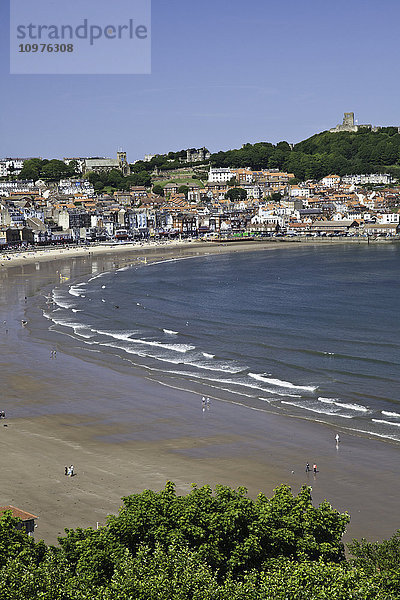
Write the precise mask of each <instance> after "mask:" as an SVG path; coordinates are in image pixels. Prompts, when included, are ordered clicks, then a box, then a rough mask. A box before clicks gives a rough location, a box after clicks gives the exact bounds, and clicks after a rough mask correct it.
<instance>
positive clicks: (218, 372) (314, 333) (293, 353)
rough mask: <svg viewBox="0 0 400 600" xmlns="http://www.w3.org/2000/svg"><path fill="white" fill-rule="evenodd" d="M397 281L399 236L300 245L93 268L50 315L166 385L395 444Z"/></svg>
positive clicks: (399, 402)
mask: <svg viewBox="0 0 400 600" xmlns="http://www.w3.org/2000/svg"><path fill="white" fill-rule="evenodd" d="M399 284H400V247H399V245H396V244H379V245H372V244H371V245H369V246H367V245H362V246H361V245H360V246H355V245H353V244H352V245H346V244H343V245H334V246H333V245H332V246H320V245H316V246H305V247H299V246H297V245H296V246H295V247H293V248H279V247H277V248H274V249H268V250H265V251H255V252H231V253H228V254H225V255H224V254H223V255H209V256H194V257H184V258H177V259H168V260H157V261H155V262H152V263H151V262H146V263H145V262H144V261H143V263H141V264H135V265H134V266H132V267H130V268H126V267H125V268H123V269H118V270H114V271H110V272H106V273H97V274H94V275H93V274H92V275H91V276H88V277H87V278H85V279H82V280H80V281H78V282H74V283H73V284H72V285H71V284H70V283H62V284H60V285H58V286H57V287H55V288H54V289H53V291H52V299H53V301H54V302H53V305H48V304H47V305H46V306H45V307H44V308H43V312H44V315H45V316H46V317H47V318H48V319H49V320H50V324H49V325H50V326H51V328H52V329H55V330H56V331H57V332H59V333H66V334H68V335H73V336H74V337H75V338H76V340H77V342H78V343H80V344H82V345H83V346H90V347H91V348H93V347H95V348H96V349H97V350H98V351H100V352H98V354H97V357H98V356H101V353H103V355H104V360H105V361H106V360H107V357H108V356H109V353H110V352H111V353H113V354H114V355H115V357H116V360H119V359H120V360H124V361H126V360H127V359H128V360H129V361H130V363H131V364H132V367H134V368H136V369H137V368H139V369H140V370H142V371H143V373H144V374H146V376H147V377H151V378H152V379H155V380H158V381H160V382H162V383H164V384H165V383H166V384H168V385H170V386H172V387H174V386H175V387H176V388H181V389H189V390H193V391H195V392H197V393H198V394H199V395H201V394H203V395H206V396H209V397H211V398H215V399H218V398H221V399H223V400H225V401H228V402H229V401H231V402H240V403H242V404H244V405H248V406H249V407H252V408H254V407H256V408H258V409H262V410H267V411H273V412H278V413H282V414H290V415H292V416H293V415H294V416H298V417H302V418H306V419H310V420H318V421H323V422H327V423H331V424H332V425H334V426H335V427H340V428H342V429H350V430H353V431H356V432H365V433H366V434H370V435H371V434H372V435H374V436H377V437H381V438H383V439H387V440H394V441H400V370H399V366H400V341H399V333H400V326H399V315H400V299H399Z"/></svg>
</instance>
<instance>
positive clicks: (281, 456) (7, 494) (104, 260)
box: [0, 244, 400, 543]
mask: <svg viewBox="0 0 400 600" xmlns="http://www.w3.org/2000/svg"><path fill="white" fill-rule="evenodd" d="M248 247H249V248H251V249H252V250H253V249H255V246H254V244H248V245H247V244H244V245H242V244H235V245H234V246H230V247H229V248H227V247H226V246H216V245H213V246H210V245H209V244H207V245H205V246H204V245H195V244H193V245H190V244H188V245H186V246H180V247H179V248H176V247H172V246H171V247H169V248H166V247H161V248H155V249H152V250H150V251H146V250H145V249H144V248H143V247H141V248H140V249H139V253H138V256H139V257H140V258H139V259H140V260H142V259H143V256H144V253H145V254H146V256H147V258H148V260H152V259H156V258H159V257H160V256H164V257H165V256H167V255H169V254H171V255H174V254H176V253H179V254H182V253H185V254H186V253H192V254H193V253H204V252H205V253H210V252H226V251H244V250H245V249H246V248H248ZM273 248H274V251H284V250H283V248H282V249H281V248H277V247H276V245H274V246H273ZM135 259H136V258H135V255H132V254H131V255H128V254H125V253H122V254H119V253H118V255H117V254H116V253H115V252H111V251H108V252H104V253H101V254H96V255H92V254H91V255H90V256H84V257H69V258H68V259H64V258H58V259H57V260H54V258H53V257H52V259H51V260H50V261H48V260H47V261H46V260H42V261H35V262H30V261H28V259H23V260H24V264H23V265H22V266H20V265H15V266H12V267H7V268H5V267H4V268H2V269H0V349H1V358H0V362H1V369H0V384H1V392H2V393H1V401H0V404H1V405H0V410H5V411H6V414H7V419H6V420H5V421H0V447H1V449H2V454H1V455H2V459H3V464H2V469H1V487H0V504H1V505H5V504H13V505H15V506H18V507H19V508H22V509H24V510H27V511H28V512H32V513H34V514H36V515H38V516H39V519H38V521H37V524H38V527H37V530H36V534H35V537H36V539H40V538H42V539H44V540H45V541H46V542H47V543H56V539H57V536H58V535H62V534H63V530H64V528H65V527H68V528H75V527H89V526H90V527H94V528H95V527H96V525H97V523H100V524H103V523H104V522H105V519H106V516H107V514H110V513H115V512H117V510H118V507H119V506H120V504H121V500H120V499H121V497H122V496H124V495H129V494H131V493H136V492H140V491H141V490H143V489H145V488H151V489H160V488H162V487H163V486H164V485H165V482H166V481H167V480H172V481H174V482H175V483H176V486H177V490H178V492H180V493H186V492H187V491H188V490H190V486H191V483H192V482H195V483H197V484H199V485H201V484H204V483H208V484H210V485H212V486H214V485H215V484H217V483H222V484H226V485H230V486H233V487H237V486H239V485H244V486H246V487H247V488H248V490H249V493H250V495H251V496H253V497H255V496H256V495H257V494H258V493H260V492H263V493H265V494H266V495H267V496H270V495H271V494H272V490H273V489H274V488H275V487H276V486H277V485H279V484H281V483H287V484H289V485H291V487H292V489H293V491H294V492H297V491H298V490H299V488H300V486H301V485H302V484H309V485H311V486H312V488H313V498H314V502H315V503H319V502H320V501H322V500H323V499H324V498H327V499H328V500H329V501H330V502H331V504H332V505H333V506H334V507H335V508H337V509H338V510H340V511H345V510H348V512H349V513H350V514H351V517H352V519H351V523H350V526H349V528H348V533H347V534H346V539H350V538H352V537H361V536H365V537H367V538H369V539H372V540H376V539H382V538H385V537H388V536H390V535H391V534H392V533H393V532H394V530H395V529H397V528H399V527H400V519H399V509H398V505H399V502H398V497H399V494H400V478H399V471H400V468H399V455H400V447H399V446H398V445H395V444H390V443H387V442H383V441H379V440H376V439H368V438H363V437H359V436H356V435H354V436H352V435H349V434H344V433H341V442H340V444H339V447H338V448H337V447H336V444H335V439H334V436H335V433H336V431H335V430H333V429H331V428H330V427H328V426H326V425H323V424H320V423H313V422H310V421H304V420H301V419H296V418H290V417H283V416H277V415H274V414H270V413H267V412H263V411H256V410H253V409H251V408H247V407H244V406H241V405H240V404H236V405H235V404H231V403H227V402H222V401H217V400H212V402H211V406H210V410H208V411H207V410H206V411H205V412H203V410H202V404H201V397H200V396H199V395H198V394H195V393H192V392H189V391H185V390H175V389H173V388H171V387H169V386H168V385H162V384H158V383H156V382H154V381H150V380H148V379H146V378H145V377H143V376H141V375H140V374H139V373H138V372H137V371H136V370H135V371H133V370H132V369H131V368H130V366H129V364H126V366H125V367H124V368H121V366H120V365H119V364H117V362H116V361H113V360H111V359H110V361H109V362H108V363H105V361H104V356H103V355H101V354H98V353H96V352H91V351H90V348H88V349H87V350H82V349H81V348H78V347H77V346H75V345H74V340H73V338H68V337H66V336H61V335H56V334H51V333H50V334H49V333H48V332H47V330H45V329H44V321H43V319H42V317H41V306H42V305H43V302H44V299H43V294H45V293H46V291H47V289H48V287H49V286H51V285H52V284H53V283H54V282H55V281H58V280H59V277H60V274H62V275H63V276H69V277H70V281H73V280H74V278H76V277H78V276H80V275H83V274H85V273H92V272H99V271H101V270H108V269H110V268H113V267H114V268H118V267H121V266H123V265H124V264H128V263H130V262H132V260H135ZM25 297H27V300H25ZM22 319H26V320H27V321H28V325H27V326H26V327H23V326H22V325H21V320H22ZM3 321H6V323H4V322H3ZM47 325H48V323H47V324H46V327H47ZM53 349H57V356H56V358H52V353H51V351H52V350H53ZM3 425H7V427H4V426H3ZM306 462H309V463H310V464H312V463H314V462H316V463H317V465H318V469H319V472H318V473H317V475H316V476H314V475H313V474H312V473H310V474H306V473H305V469H304V467H305V464H306ZM71 464H73V465H74V467H75V472H76V476H74V477H72V478H71V477H65V475H64V466H65V465H71Z"/></svg>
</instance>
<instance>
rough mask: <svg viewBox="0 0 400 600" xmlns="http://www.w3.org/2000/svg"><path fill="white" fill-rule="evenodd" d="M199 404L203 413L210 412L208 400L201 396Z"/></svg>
mask: <svg viewBox="0 0 400 600" xmlns="http://www.w3.org/2000/svg"><path fill="white" fill-rule="evenodd" d="M201 404H202V407H203V412H205V411H206V410H210V406H211V402H210V398H205V397H204V396H203V397H202V399H201Z"/></svg>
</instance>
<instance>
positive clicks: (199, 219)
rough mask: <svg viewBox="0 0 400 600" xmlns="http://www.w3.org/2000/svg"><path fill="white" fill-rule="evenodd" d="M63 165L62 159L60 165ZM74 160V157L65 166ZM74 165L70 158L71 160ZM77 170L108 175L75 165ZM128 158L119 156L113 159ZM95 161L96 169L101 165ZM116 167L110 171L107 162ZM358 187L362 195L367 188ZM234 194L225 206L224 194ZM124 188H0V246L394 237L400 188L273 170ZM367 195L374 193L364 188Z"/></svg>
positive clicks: (73, 182)
mask: <svg viewBox="0 0 400 600" xmlns="http://www.w3.org/2000/svg"><path fill="white" fill-rule="evenodd" d="M66 160H69V159H66ZM71 160H72V159H71ZM74 160H76V159H74ZM79 160H84V161H86V162H85V163H82V168H83V169H85V168H88V165H89V166H90V167H91V168H92V167H93V163H92V162H90V161H97V163H96V164H97V165H98V168H99V169H101V168H103V167H104V168H110V167H111V166H112V165H111V164H109V165H105V164H103V163H102V162H101V161H103V160H104V161H108V160H114V159H79ZM125 160H126V155H124V153H122V155H121V153H119V156H118V158H117V161H119V162H120V163H121V164H123V163H124V161H125ZM99 161H100V162H99ZM113 164H114V163H113ZM365 186H366V187H365ZM232 187H234V188H240V189H241V190H243V192H245V193H243V194H242V195H241V197H240V198H239V199H237V200H231V199H230V197H229V190H231V189H232ZM179 188H180V186H179V184H178V183H174V182H173V181H172V182H170V183H167V184H166V185H164V194H163V196H159V195H157V194H155V193H154V192H153V191H152V189H151V188H146V187H145V186H131V188H130V189H129V190H127V191H116V192H114V193H113V194H107V193H95V190H94V188H93V186H92V185H91V184H90V182H89V181H88V180H87V179H85V178H71V179H63V180H61V181H60V182H59V183H58V184H57V185H56V184H46V183H45V182H43V181H36V182H33V181H18V180H15V181H2V182H0V247H2V248H7V247H10V246H19V245H23V246H26V245H46V244H67V243H88V242H94V241H124V240H132V239H153V238H162V237H169V238H172V237H176V236H182V237H188V236H189V237H204V236H205V237H211V238H212V237H220V236H243V235H246V236H247V235H250V236H260V235H261V236H272V235H287V236H290V237H294V236H327V235H329V236H333V235H346V236H348V235H361V236H364V235H365V236H387V237H393V236H398V235H399V232H400V224H399V222H400V187H399V186H396V185H394V181H393V178H392V177H391V176H390V175H386V174H364V175H355V176H345V177H340V176H339V175H337V174H335V173H332V174H330V175H328V176H326V177H323V178H322V179H321V180H320V181H305V182H301V183H298V182H294V181H293V174H292V173H283V172H280V171H278V170H277V169H275V170H274V169H271V170H262V171H253V170H251V169H250V168H244V169H243V168H241V169H236V168H223V169H214V168H211V169H210V171H209V175H208V181H206V182H204V183H203V186H201V185H199V184H198V183H197V182H193V184H189V185H188V186H187V187H186V189H185V193H179ZM371 188H374V189H371Z"/></svg>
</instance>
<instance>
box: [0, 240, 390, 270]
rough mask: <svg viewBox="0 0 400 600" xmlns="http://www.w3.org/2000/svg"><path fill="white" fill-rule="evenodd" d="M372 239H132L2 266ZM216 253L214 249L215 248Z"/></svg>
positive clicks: (22, 257)
mask: <svg viewBox="0 0 400 600" xmlns="http://www.w3.org/2000/svg"><path fill="white" fill-rule="evenodd" d="M399 241H400V240H399V239H384V238H378V239H374V240H371V243H374V244H375V243H376V244H381V243H382V244H393V243H399ZM369 243H370V242H369V240H368V239H366V238H326V237H324V238H310V237H304V238H302V237H298V238H289V239H288V238H282V239H276V238H267V239H254V240H248V239H246V238H238V239H236V240H235V239H229V240H226V241H223V240H218V241H217V240H214V241H211V240H210V241H205V240H196V239H193V240H168V241H163V242H160V241H159V242H155V241H154V242H148V241H146V242H129V243H124V244H118V243H114V244H104V243H103V244H101V243H99V244H94V245H91V246H73V247H69V246H61V247H54V248H48V247H47V248H44V249H39V248H37V249H35V250H19V251H15V252H7V253H6V254H3V253H0V269H1V268H3V267H9V266H15V265H21V264H29V263H30V262H42V261H50V260H58V259H64V258H78V257H82V256H97V255H104V254H115V255H119V254H128V253H130V254H136V253H138V252H142V253H147V252H154V251H158V250H163V249H168V250H169V249H171V248H174V249H178V248H189V247H193V248H194V247H195V248H203V249H204V248H208V249H211V248H221V247H223V248H225V249H226V252H230V251H232V250H234V251H240V252H242V251H245V250H259V249H263V250H265V249H267V248H282V247H294V246H305V245H307V246H309V245H315V246H319V245H327V244H332V245H336V244H345V245H352V244H361V245H368V244H369ZM212 253H214V251H212Z"/></svg>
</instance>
